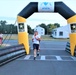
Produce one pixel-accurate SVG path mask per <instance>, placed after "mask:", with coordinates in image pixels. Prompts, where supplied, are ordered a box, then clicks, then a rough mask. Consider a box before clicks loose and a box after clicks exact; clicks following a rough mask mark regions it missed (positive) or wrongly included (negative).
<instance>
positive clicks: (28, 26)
mask: <svg viewBox="0 0 76 75" xmlns="http://www.w3.org/2000/svg"><path fill="white" fill-rule="evenodd" d="M27 29H28V33H29V34H33V30H32V28H31V27H30V25H27Z"/></svg>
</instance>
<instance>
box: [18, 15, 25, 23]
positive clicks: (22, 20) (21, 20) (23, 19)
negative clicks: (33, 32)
mask: <svg viewBox="0 0 76 75" xmlns="http://www.w3.org/2000/svg"><path fill="white" fill-rule="evenodd" d="M17 22H18V23H22V22H23V23H24V22H26V19H25V18H23V17H21V16H17Z"/></svg>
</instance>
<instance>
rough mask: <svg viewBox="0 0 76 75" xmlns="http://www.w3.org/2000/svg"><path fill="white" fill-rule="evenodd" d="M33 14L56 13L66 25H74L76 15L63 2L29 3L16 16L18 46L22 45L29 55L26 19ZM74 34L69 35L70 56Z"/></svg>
mask: <svg viewBox="0 0 76 75" xmlns="http://www.w3.org/2000/svg"><path fill="white" fill-rule="evenodd" d="M34 12H58V13H59V14H60V15H62V16H63V17H64V18H65V19H66V20H67V23H68V24H74V23H76V13H75V12H74V11H72V10H71V9H70V8H69V7H68V6H67V5H65V4H64V3H63V2H30V3H29V4H28V5H27V6H26V7H25V8H24V9H23V10H22V11H21V12H20V13H19V14H18V16H17V21H18V41H19V44H24V47H25V49H26V52H27V54H29V42H28V32H27V25H25V24H26V19H27V18H28V17H29V16H31V15H32V14H33V13H34ZM72 38H73V40H74V39H75V38H76V34H75V33H71V34H70V43H71V54H72V55H73V54H74V47H75V45H76V40H75V41H73V40H72Z"/></svg>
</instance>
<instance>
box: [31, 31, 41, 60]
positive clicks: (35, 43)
mask: <svg viewBox="0 0 76 75" xmlns="http://www.w3.org/2000/svg"><path fill="white" fill-rule="evenodd" d="M39 40H40V36H39V35H38V32H37V31H35V32H34V35H33V37H32V42H33V50H34V60H35V59H36V55H39V54H37V52H38V50H39Z"/></svg>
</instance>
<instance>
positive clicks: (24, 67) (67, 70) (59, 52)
mask: <svg viewBox="0 0 76 75" xmlns="http://www.w3.org/2000/svg"><path fill="white" fill-rule="evenodd" d="M66 43H67V41H41V43H40V56H38V57H37V58H36V60H33V48H32V42H31V41H30V48H31V51H30V54H29V55H25V56H23V57H21V58H18V59H16V60H14V61H12V62H10V63H7V64H6V65H4V66H1V67H0V75H76V57H72V56H71V55H70V54H69V53H67V52H66V51H65V47H66Z"/></svg>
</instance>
